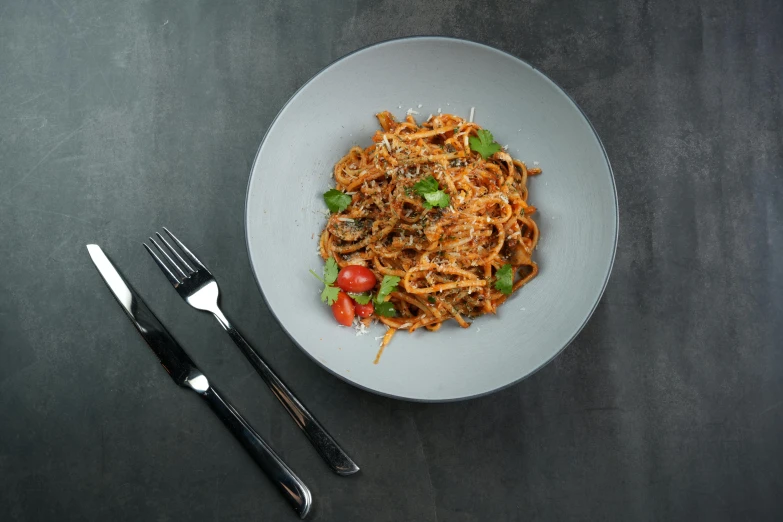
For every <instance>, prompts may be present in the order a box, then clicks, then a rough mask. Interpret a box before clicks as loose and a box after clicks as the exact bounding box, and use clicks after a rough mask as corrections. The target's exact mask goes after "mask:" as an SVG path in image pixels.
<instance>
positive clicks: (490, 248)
mask: <svg viewBox="0 0 783 522" xmlns="http://www.w3.org/2000/svg"><path fill="white" fill-rule="evenodd" d="M377 118H378V121H379V122H380V126H381V129H382V130H379V131H376V133H375V135H374V136H373V138H372V139H373V142H374V144H373V145H371V146H369V147H367V148H366V149H362V148H360V147H353V148H351V150H350V151H349V152H348V154H346V155H345V156H344V157H343V158H342V159H341V160H340V161H338V162H337V164H336V165H335V166H334V179H335V182H336V189H337V190H340V191H343V192H345V193H347V194H348V195H350V196H351V202H350V204H348V206H347V208H345V210H343V211H341V212H337V213H334V214H332V215H331V216H330V217H329V220H328V222H327V224H326V227H325V228H324V230H323V232H322V234H321V237H320V245H319V251H320V254H321V257H322V258H323V259H328V258H329V257H334V259H335V260H336V261H337V264H338V265H339V266H340V268H342V267H344V266H348V265H362V266H365V267H367V268H369V269H371V270H372V271H373V272H374V273H375V275H376V277H377V279H378V280H379V281H380V280H381V279H382V278H383V276H384V275H393V276H397V277H399V278H400V283H399V286H398V288H397V289H396V290H395V291H393V292H391V293H390V294H389V295H388V296H387V297H386V300H388V301H391V302H392V303H393V305H394V308H395V309H396V311H397V314H396V316H394V317H384V316H379V315H377V314H376V317H377V319H378V320H380V321H381V322H382V323H384V324H385V325H386V326H388V327H389V329H388V330H387V332H386V335H384V337H383V341H382V343H381V347H382V348H383V347H385V346H386V345H387V344H388V343H389V341H390V340H391V339H392V337H393V336H394V334H395V332H396V331H397V330H399V329H407V330H408V331H409V332H414V331H415V330H417V329H419V328H426V329H428V330H431V331H435V330H438V329H439V328H440V327H441V325H442V324H443V322H444V321H446V320H449V319H454V320H455V321H456V322H457V323H458V324H459V325H460V326H461V327H463V328H467V327H468V326H469V325H470V324H469V323H468V321H467V320H466V318H472V317H477V316H480V315H483V314H487V313H496V311H497V309H498V306H500V305H501V304H502V303H503V302H505V301H506V299H508V297H509V295H510V294H512V293H513V292H516V291H517V290H519V289H520V288H521V287H522V286H524V285H525V284H526V283H528V282H529V281H530V280H531V279H533V278H534V277H535V276H536V273H537V272H538V267H537V265H536V263H535V262H533V261H532V259H531V257H532V255H533V250H534V249H535V247H536V244H537V242H538V237H539V232H538V227H537V226H536V223H535V221H533V219H532V217H531V216H532V214H534V213H535V211H536V208H535V207H533V206H532V205H529V204H528V203H527V199H528V188H527V179H528V176H531V175H536V174H540V173H541V170H540V169H538V168H528V167H527V166H526V165H525V164H524V163H523V162H521V161H519V160H516V159H513V158H512V157H511V156H510V155H509V154H508V153H506V152H505V150H502V149H501V150H497V152H494V153H493V154H492V155H490V156H488V157H487V158H486V159H485V158H484V157H483V156H482V155H481V154H479V153H478V152H476V151H474V150H472V149H471V146H470V143H471V142H470V141H469V140H470V137H471V136H478V135H479V131H481V127H480V126H479V125H477V124H475V123H473V122H470V121H466V120H464V119H462V118H459V117H457V116H454V115H451V114H438V115H436V116H431V117H430V118H429V119H428V120H427V121H426V122H425V123H423V124H422V125H421V126H419V125H417V124H416V121H415V120H414V118H413V116H411V115H408V117H407V118H406V120H405V121H399V122H398V121H396V120H395V118H394V116H392V114H391V113H389V112H381V113H379V114H378V115H377ZM482 132H485V131H482ZM490 136H491V135H490ZM429 176H432V177H433V178H434V179H435V180H436V181H437V184H438V187H439V188H440V189H441V190H442V191H443V192H444V193H445V194H447V195H448V198H447V200H446V202H447V206H444V208H439V207H437V206H431V205H430V204H428V200H427V199H425V198H423V197H422V196H421V195H420V194H419V193H417V190H416V189H417V186H416V184H417V183H419V182H421V181H422V180H425V179H427V178H428V177H429ZM507 265H510V268H511V272H510V274H511V275H510V277H509V283H510V284H509V285H508V287H507V288H503V290H505V293H504V292H503V291H501V289H499V288H498V287H499V285H498V283H497V281H498V278H499V275H498V272H499V271H501V270H503V269H504V268H505V271H506V272H508V271H509V270H508V268H507ZM379 355H380V354H379ZM376 362H377V360H376Z"/></svg>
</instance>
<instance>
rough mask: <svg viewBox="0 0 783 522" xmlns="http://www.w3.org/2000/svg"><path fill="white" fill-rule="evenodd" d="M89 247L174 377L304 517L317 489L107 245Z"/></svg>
mask: <svg viewBox="0 0 783 522" xmlns="http://www.w3.org/2000/svg"><path fill="white" fill-rule="evenodd" d="M87 250H88V251H89V253H90V257H91V258H92V261H93V263H94V264H95V266H96V268H97V269H98V272H100V274H101V276H102V277H103V280H104V281H105V282H106V284H107V285H108V287H109V289H110V290H111V292H112V293H113V294H114V297H115V298H116V299H117V301H118V302H119V303H120V306H122V308H123V310H125V313H126V314H127V315H128V317H129V318H130V320H131V322H132V323H133V324H134V326H135V327H136V329H137V330H138V331H139V333H140V334H141V336H142V337H143V338H144V340H145V341H146V342H147V344H148V345H149V347H150V348H152V351H153V352H155V355H156V356H157V357H158V359H159V360H160V363H161V364H162V365H163V367H164V368H165V369H166V371H167V372H168V373H169V375H170V376H171V378H172V379H173V380H174V382H175V383H177V384H178V385H180V386H182V387H184V388H187V389H190V390H192V391H194V392H196V393H197V394H198V395H199V396H200V397H201V398H202V399H204V400H205V401H206V402H207V404H209V407H210V408H212V410H213V411H214V412H215V413H216V414H217V416H218V417H219V418H220V420H221V421H223V423H224V424H225V425H226V427H228V429H229V430H231V433H233V435H234V436H235V437H236V438H237V439H238V440H239V442H240V443H241V444H242V446H244V448H245V450H247V452H248V453H249V454H250V456H251V457H253V460H255V461H256V463H258V465H259V466H260V467H261V469H263V470H264V472H265V473H266V474H267V475H268V476H269V478H270V479H271V480H272V481H273V482H274V483H275V485H276V486H277V487H278V489H279V490H280V492H281V493H282V495H283V496H284V497H285V498H286V500H288V502H289V503H290V504H291V506H292V507H293V508H294V510H295V511H296V513H297V514H298V515H299V516H300V517H301V518H304V517H305V516H306V515H307V513H308V511H309V510H310V507H311V505H312V495H311V494H310V490H309V489H308V488H307V486H306V485H305V484H304V482H302V481H301V480H300V479H299V477H297V476H296V474H295V473H294V472H293V471H292V470H291V468H289V467H288V466H287V465H286V464H285V462H283V461H282V459H281V458H280V457H279V456H278V455H277V454H276V453H275V452H274V451H273V450H272V448H271V447H269V445H268V444H267V443H266V442H265V441H264V440H263V439H262V438H261V436H260V435H259V434H258V433H257V432H256V431H255V430H254V429H253V427H252V426H250V424H248V422H247V421H246V420H245V419H244V418H243V417H242V416H241V415H240V414H239V412H237V410H235V409H234V407H233V406H231V404H229V403H228V401H226V399H225V398H224V397H223V395H222V394H221V393H220V392H219V391H218V390H217V389H216V388H215V387H214V385H212V383H210V382H209V379H207V377H206V375H204V373H202V372H201V371H200V370H199V369H198V367H197V366H196V365H195V363H194V362H193V361H192V360H191V359H190V357H189V356H188V355H187V354H186V353H185V351H184V350H183V349H182V348H181V347H180V345H179V343H177V341H176V340H175V339H174V338H173V337H172V336H171V334H169V332H168V331H167V330H166V328H165V327H164V326H163V324H161V322H160V321H159V320H158V318H157V317H155V314H153V313H152V311H151V310H150V309H149V307H148V306H147V305H146V304H145V303H144V301H143V300H142V299H141V297H140V296H139V295H138V294H137V293H136V291H135V290H134V289H133V288H132V287H131V286H130V285H129V284H128V283H127V282H126V281H125V280H124V279H123V277H122V276H121V275H120V273H119V272H118V271H117V269H116V268H115V267H114V265H113V264H112V263H111V261H109V259H108V258H107V257H106V255H105V254H104V253H103V250H101V248H100V247H99V246H98V245H87ZM215 296H217V288H215Z"/></svg>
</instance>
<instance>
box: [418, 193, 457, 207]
mask: <svg viewBox="0 0 783 522" xmlns="http://www.w3.org/2000/svg"><path fill="white" fill-rule="evenodd" d="M424 199H425V200H426V201H425V202H424V208H432V207H441V208H446V207H448V206H449V204H450V203H451V198H449V195H448V194H446V193H445V192H443V191H442V190H436V191H435V192H427V193H426V194H424Z"/></svg>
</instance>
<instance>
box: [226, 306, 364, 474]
mask: <svg viewBox="0 0 783 522" xmlns="http://www.w3.org/2000/svg"><path fill="white" fill-rule="evenodd" d="M215 317H216V318H217V320H218V321H219V322H220V324H221V325H222V326H223V328H225V330H226V332H228V335H229V336H230V337H231V339H233V340H234V342H235V343H236V345H237V346H238V347H239V349H240V350H241V351H242V353H243V354H245V357H247V359H248V360H249V361H250V364H252V365H253V368H255V369H256V371H257V372H258V373H259V375H261V378H262V379H264V382H265V383H266V384H267V386H269V389H270V390H272V393H274V394H275V397H277V399H278V400H279V401H280V403H281V404H282V405H283V407H284V408H285V409H286V411H288V413H289V414H290V415H291V418H292V419H294V422H295V423H296V425H297V426H299V428H300V429H301V430H302V431H303V432H304V433H305V435H307V438H308V439H309V440H310V443H311V444H312V445H313V446H314V447H315V449H316V451H318V453H319V454H320V455H321V458H323V459H324V460H325V461H326V463H327V464H328V465H329V467H330V468H332V470H333V471H334V472H335V473H337V474H338V475H352V474H354V473H356V472H357V471H359V466H357V465H356V463H355V462H354V461H353V460H351V457H349V456H348V455H347V454H346V453H345V451H343V449H342V448H341V447H340V446H339V445H338V444H337V442H336V441H335V440H334V439H333V438H332V436H331V435H329V432H327V431H326V428H324V427H323V426H321V423H320V422H318V421H317V420H316V418H315V417H314V416H313V414H312V413H310V412H309V411H308V410H307V408H305V407H304V405H303V404H302V403H301V402H299V399H297V398H296V395H294V394H293V392H292V391H291V390H290V389H289V388H288V386H286V385H285V383H283V381H282V380H280V378H279V377H278V376H277V375H276V374H275V372H273V371H272V369H271V368H270V367H269V365H268V364H266V362H265V361H264V360H263V359H262V358H261V356H260V355H258V352H256V351H255V350H254V349H253V348H252V347H251V346H250V344H248V342H247V341H246V340H245V338H244V337H242V334H241V333H239V330H237V329H236V328H234V326H233V325H232V324H231V323H229V322H228V319H226V316H225V315H223V314H222V313H220V314H215Z"/></svg>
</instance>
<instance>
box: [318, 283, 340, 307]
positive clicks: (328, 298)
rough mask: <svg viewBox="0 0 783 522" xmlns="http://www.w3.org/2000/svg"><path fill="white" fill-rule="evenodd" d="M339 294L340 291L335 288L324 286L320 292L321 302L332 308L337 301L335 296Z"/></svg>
mask: <svg viewBox="0 0 783 522" xmlns="http://www.w3.org/2000/svg"><path fill="white" fill-rule="evenodd" d="M339 293H340V289H339V288H337V287H336V286H332V285H326V286H325V287H324V290H323V292H321V302H322V303H326V304H328V305H329V306H332V305H333V304H334V302H335V301H337V295H338V294H339Z"/></svg>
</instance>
